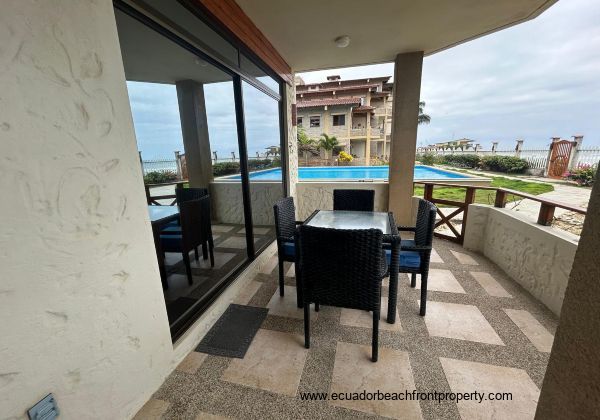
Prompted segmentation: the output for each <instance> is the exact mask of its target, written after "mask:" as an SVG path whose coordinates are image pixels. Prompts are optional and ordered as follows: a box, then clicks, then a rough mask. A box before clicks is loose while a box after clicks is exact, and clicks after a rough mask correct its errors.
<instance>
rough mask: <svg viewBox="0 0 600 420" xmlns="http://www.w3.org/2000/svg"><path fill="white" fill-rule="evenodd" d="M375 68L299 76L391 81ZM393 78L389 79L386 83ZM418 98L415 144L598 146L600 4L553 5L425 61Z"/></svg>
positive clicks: (578, 0) (386, 67)
mask: <svg viewBox="0 0 600 420" xmlns="http://www.w3.org/2000/svg"><path fill="white" fill-rule="evenodd" d="M393 72H394V66H393V64H392V63H390V64H379V65H373V66H363V67H354V68H345V69H336V70H326V71H318V72H310V73H300V74H299V75H300V76H301V77H302V78H303V79H304V81H305V82H307V83H314V82H320V81H324V80H325V78H326V76H328V75H331V74H339V75H341V76H342V79H353V78H362V77H375V76H392V75H393ZM392 80H393V79H392ZM421 99H422V100H423V101H425V102H426V104H427V105H426V107H425V111H426V113H427V114H429V115H430V116H431V124H429V125H421V126H419V131H418V140H417V142H418V144H419V145H427V144H431V143H436V142H442V141H447V140H452V139H459V138H464V137H466V138H469V139H473V140H476V141H477V142H479V143H481V144H482V146H484V148H486V149H488V148H490V147H491V144H492V141H499V142H500V147H502V146H505V147H507V148H512V147H514V146H515V144H516V140H517V139H523V140H525V143H524V147H525V148H536V147H544V146H546V145H547V144H548V143H549V142H550V137H555V136H560V137H562V138H567V139H569V138H570V137H571V136H573V135H576V134H582V135H584V139H583V143H584V145H586V144H587V145H596V146H597V145H600V1H599V0H560V1H559V2H558V3H556V4H555V5H554V6H552V7H550V9H548V10H547V11H546V12H544V13H543V14H542V15H540V16H538V17H537V18H536V19H534V20H532V21H529V22H526V23H523V24H520V25H517V26H514V27H511V28H508V29H505V30H503V31H499V32H496V33H494V34H491V35H488V36H485V37H482V38H479V39H476V40H474V41H470V42H467V43H465V44H462V45H459V46H457V47H454V48H451V49H448V50H446V51H442V52H439V53H437V54H434V55H431V56H428V57H426V58H425V60H424V62H423V76H422V83H421Z"/></svg>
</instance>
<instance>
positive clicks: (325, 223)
mask: <svg viewBox="0 0 600 420" xmlns="http://www.w3.org/2000/svg"><path fill="white" fill-rule="evenodd" d="M304 224H305V225H308V226H315V227H325V228H330V229H379V230H380V231H381V232H382V233H383V243H384V246H387V247H389V248H390V249H391V253H392V256H391V257H392V258H391V263H390V266H389V270H390V286H389V293H388V314H387V322H388V323H390V324H393V323H395V322H396V306H397V300H398V264H399V258H398V256H399V253H400V233H399V232H398V228H397V227H396V222H395V220H394V215H393V214H392V213H391V212H389V213H387V212H376V211H374V212H371V211H348V210H315V211H314V212H313V213H312V214H311V215H310V217H309V218H308V219H306V221H305V222H304Z"/></svg>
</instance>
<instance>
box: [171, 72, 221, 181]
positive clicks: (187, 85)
mask: <svg viewBox="0 0 600 420" xmlns="http://www.w3.org/2000/svg"><path fill="white" fill-rule="evenodd" d="M175 85H176V87H177V101H178V102H179V118H180V120H181V133H182V137H183V147H184V149H185V163H186V166H187V173H188V179H189V181H190V187H198V188H208V186H209V185H210V183H211V182H212V180H213V170H212V153H211V150H210V139H209V136H208V122H207V120H206V104H205V102H204V86H203V85H202V83H198V82H196V81H194V80H181V81H178V82H176V83H175Z"/></svg>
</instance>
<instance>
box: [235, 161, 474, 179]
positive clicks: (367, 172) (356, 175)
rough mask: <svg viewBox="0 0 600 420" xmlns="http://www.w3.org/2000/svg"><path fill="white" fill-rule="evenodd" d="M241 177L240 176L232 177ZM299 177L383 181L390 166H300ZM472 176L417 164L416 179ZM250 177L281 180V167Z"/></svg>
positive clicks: (253, 174)
mask: <svg viewBox="0 0 600 420" xmlns="http://www.w3.org/2000/svg"><path fill="white" fill-rule="evenodd" d="M231 178H233V179H240V176H239V175H237V176H234V177H231ZM298 178H299V179H300V181H317V180H343V181H356V180H377V181H383V180H387V179H388V178H389V167H388V166H323V167H310V168H298ZM464 178H470V177H469V176H468V175H463V174H459V173H456V172H449V171H445V170H442V169H438V168H432V167H430V166H422V165H415V175H414V179H415V180H430V179H464ZM250 179H251V180H253V181H277V180H281V168H275V169H268V170H266V171H258V172H253V173H250Z"/></svg>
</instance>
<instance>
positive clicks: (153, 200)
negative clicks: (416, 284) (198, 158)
mask: <svg viewBox="0 0 600 420" xmlns="http://www.w3.org/2000/svg"><path fill="white" fill-rule="evenodd" d="M187 182H188V181H176V182H166V183H164V184H145V185H144V187H145V189H146V201H147V202H148V205H154V206H163V205H164V204H161V203H159V202H158V200H173V201H172V202H171V203H170V204H168V205H169V206H174V205H175V203H176V202H177V199H176V198H177V196H176V195H175V194H167V195H151V194H150V188H153V187H166V186H168V185H175V188H183V184H186V183H187Z"/></svg>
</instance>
